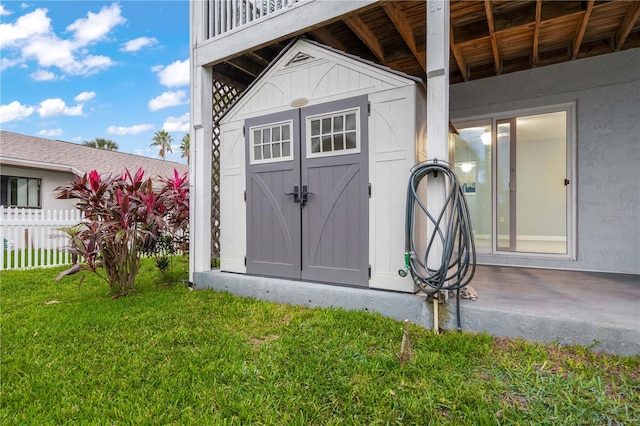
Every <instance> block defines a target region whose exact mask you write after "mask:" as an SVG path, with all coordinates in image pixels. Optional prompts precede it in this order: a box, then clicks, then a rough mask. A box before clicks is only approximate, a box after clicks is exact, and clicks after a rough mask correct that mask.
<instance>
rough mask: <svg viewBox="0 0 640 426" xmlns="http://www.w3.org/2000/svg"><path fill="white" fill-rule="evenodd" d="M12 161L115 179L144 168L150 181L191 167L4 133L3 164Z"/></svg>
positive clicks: (1, 139) (0, 147)
mask: <svg viewBox="0 0 640 426" xmlns="http://www.w3.org/2000/svg"><path fill="white" fill-rule="evenodd" d="M11 160H17V161H22V162H25V163H27V162H29V163H47V164H51V165H59V166H66V167H69V168H73V169H76V170H78V171H80V172H82V173H86V172H88V171H91V170H94V169H95V170H97V171H98V173H100V174H112V175H118V174H121V173H122V172H124V170H125V169H129V170H130V171H132V172H133V171H135V170H137V169H138V168H139V167H142V169H143V170H144V172H145V176H147V177H157V176H161V177H169V176H173V170H174V168H175V169H176V170H177V171H178V173H180V174H181V175H182V174H183V173H185V172H187V171H188V170H189V167H188V166H187V165H185V164H181V163H176V162H173V161H164V160H157V159H154V158H149V157H143V156H141V155H134V154H125V153H122V152H118V151H107V150H104V149H97V148H91V147H88V146H84V145H80V144H75V143H71V142H64V141H59V140H52V139H44V138H39V137H35V136H28V135H22V134H19V133H13V132H7V131H5V130H0V164H2V163H3V162H10V161H11ZM43 166H44V165H43ZM44 168H46V167H44Z"/></svg>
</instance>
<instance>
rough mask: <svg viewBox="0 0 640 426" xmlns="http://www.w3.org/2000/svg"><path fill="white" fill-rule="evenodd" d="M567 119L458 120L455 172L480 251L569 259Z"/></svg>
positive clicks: (554, 114)
mask: <svg viewBox="0 0 640 426" xmlns="http://www.w3.org/2000/svg"><path fill="white" fill-rule="evenodd" d="M568 120H569V116H568V109H561V110H557V111H551V112H543V113H530V114H527V113H526V112H525V113H520V114H514V115H512V116H508V115H502V116H496V117H490V118H486V119H483V120H476V121H473V122H462V123H458V126H459V127H458V129H459V132H460V134H459V135H458V136H457V137H456V144H455V154H454V156H455V170H456V172H457V174H458V177H459V178H460V181H461V183H462V184H463V188H465V195H466V197H467V201H468V203H469V206H470V211H471V216H472V221H473V222H472V225H473V228H474V232H475V235H476V246H477V247H478V251H479V253H494V254H500V253H504V254H510V253H537V254H549V255H565V256H567V255H570V254H571V251H572V250H571V246H570V242H571V235H570V229H571V222H572V220H573V218H572V214H570V212H572V211H573V209H572V208H571V194H570V184H571V179H570V175H571V164H572V162H571V161H568V160H571V158H570V157H568V155H567V153H570V152H571V149H570V143H569V141H570V140H571V137H570V132H569V129H570V126H569V125H568ZM469 187H471V189H467V188H469Z"/></svg>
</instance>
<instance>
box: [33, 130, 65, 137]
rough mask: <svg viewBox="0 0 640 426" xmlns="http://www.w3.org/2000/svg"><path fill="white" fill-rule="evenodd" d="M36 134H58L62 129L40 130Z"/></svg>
mask: <svg viewBox="0 0 640 426" xmlns="http://www.w3.org/2000/svg"><path fill="white" fill-rule="evenodd" d="M38 134H39V135H42V136H60V135H62V129H48V130H40V131H39V132H38Z"/></svg>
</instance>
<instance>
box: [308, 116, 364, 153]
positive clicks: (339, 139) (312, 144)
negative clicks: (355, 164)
mask: <svg viewBox="0 0 640 426" xmlns="http://www.w3.org/2000/svg"><path fill="white" fill-rule="evenodd" d="M359 115H360V110H359V109H353V110H348V111H340V112H334V113H331V114H323V115H319V116H312V117H307V135H308V136H307V157H308V158H311V157H326V156H330V155H342V154H355V153H359V152H360V141H359V137H358V134H359V129H358V123H359V122H360V119H359Z"/></svg>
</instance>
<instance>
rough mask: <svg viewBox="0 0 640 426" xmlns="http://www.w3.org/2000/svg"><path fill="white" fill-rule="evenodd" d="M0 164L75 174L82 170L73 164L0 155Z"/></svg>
mask: <svg viewBox="0 0 640 426" xmlns="http://www.w3.org/2000/svg"><path fill="white" fill-rule="evenodd" d="M0 165H5V166H15V167H28V168H30V169H42V170H50V171H54V172H68V173H73V174H76V175H82V174H84V172H83V171H82V170H78V169H76V168H75V167H73V166H68V165H66V164H55V163H46V162H44V161H33V160H22V159H19V158H8V157H0Z"/></svg>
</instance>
